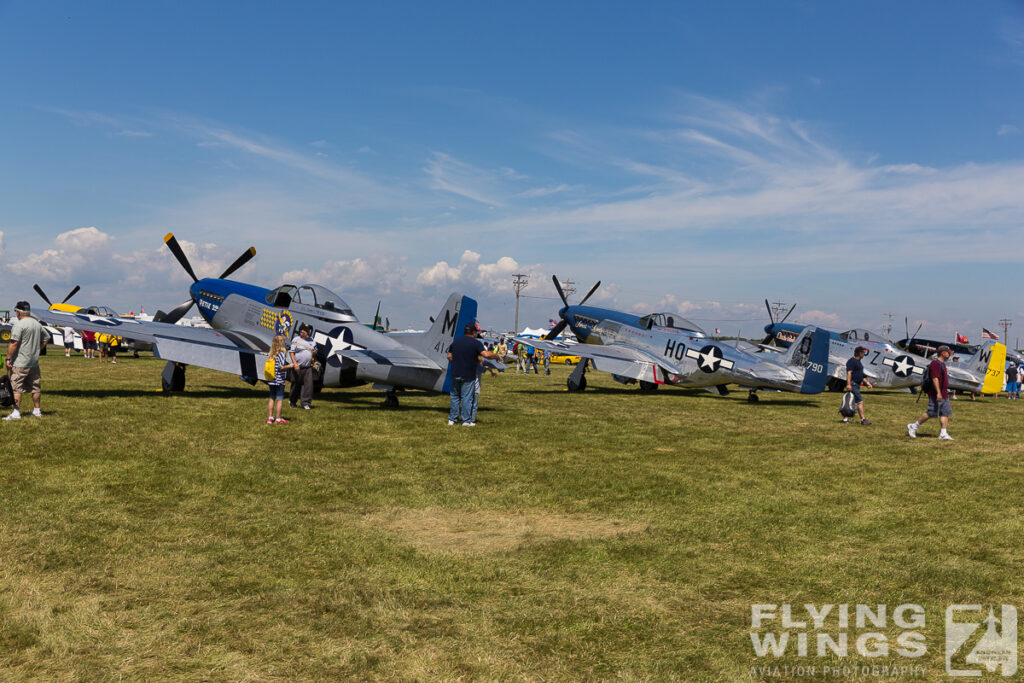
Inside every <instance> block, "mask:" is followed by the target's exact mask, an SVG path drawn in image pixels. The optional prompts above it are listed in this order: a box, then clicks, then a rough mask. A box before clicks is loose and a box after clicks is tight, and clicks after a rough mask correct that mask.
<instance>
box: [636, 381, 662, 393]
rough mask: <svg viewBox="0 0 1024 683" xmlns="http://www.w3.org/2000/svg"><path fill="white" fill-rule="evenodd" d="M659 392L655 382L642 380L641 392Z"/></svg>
mask: <svg viewBox="0 0 1024 683" xmlns="http://www.w3.org/2000/svg"><path fill="white" fill-rule="evenodd" d="M657 390H658V385H657V384H655V383H654V382H645V381H643V380H640V391H644V392H651V391H657Z"/></svg>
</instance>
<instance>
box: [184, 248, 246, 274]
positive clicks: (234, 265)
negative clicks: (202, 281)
mask: <svg viewBox="0 0 1024 683" xmlns="http://www.w3.org/2000/svg"><path fill="white" fill-rule="evenodd" d="M255 255H256V247H249V248H248V249H246V250H245V251H243V252H242V255H241V256H239V257H238V258H236V259H235V262H234V263H232V264H231V265H230V266H228V269H227V270H225V271H224V272H223V273H221V274H220V279H221V280H223V279H224V278H226V277H227V276H228V275H231V273H233V272H235V271H236V270H238V269H239V268H241V267H242V266H244V265H245V264H246V263H248V262H249V261H251V260H252V257H253V256H255ZM192 277H193V278H194V277H195V276H194V275H193V276H192Z"/></svg>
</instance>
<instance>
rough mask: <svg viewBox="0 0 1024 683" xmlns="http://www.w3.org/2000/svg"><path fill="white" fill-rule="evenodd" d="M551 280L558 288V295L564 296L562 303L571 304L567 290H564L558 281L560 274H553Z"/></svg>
mask: <svg viewBox="0 0 1024 683" xmlns="http://www.w3.org/2000/svg"><path fill="white" fill-rule="evenodd" d="M551 281H552V282H554V283H555V289H557V290H558V296H560V297H562V303H563V304H565V305H566V307H568V306H569V300H568V299H566V298H565V292H563V291H562V285H560V284H559V283H558V276H557V275H552V276H551Z"/></svg>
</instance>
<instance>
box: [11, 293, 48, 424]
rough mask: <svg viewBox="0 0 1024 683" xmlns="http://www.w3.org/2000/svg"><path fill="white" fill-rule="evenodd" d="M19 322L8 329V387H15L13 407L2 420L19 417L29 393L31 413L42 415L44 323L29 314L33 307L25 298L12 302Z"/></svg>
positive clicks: (35, 415) (18, 418) (37, 415)
mask: <svg viewBox="0 0 1024 683" xmlns="http://www.w3.org/2000/svg"><path fill="white" fill-rule="evenodd" d="M14 312H15V314H16V315H17V316H18V321H17V322H16V323H14V327H13V328H11V343H10V344H8V345H7V361H6V365H7V370H8V372H10V373H11V388H12V389H13V390H14V410H13V411H12V412H11V414H10V415H8V416H7V417H5V418H4V419H5V420H20V419H21V396H22V394H28V393H31V394H32V408H33V410H32V416H33V417H42V416H43V414H42V412H40V410H39V400H40V398H41V397H42V386H41V383H40V376H39V349H40V344H41V343H42V339H43V326H42V325H40V324H39V321H38V320H36V319H35V318H33V317H32V308H31V307H30V306H29V304H28V302H27V301H19V302H18V303H16V304H15V305H14Z"/></svg>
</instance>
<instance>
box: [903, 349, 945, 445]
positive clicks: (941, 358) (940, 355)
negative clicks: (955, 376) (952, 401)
mask: <svg viewBox="0 0 1024 683" xmlns="http://www.w3.org/2000/svg"><path fill="white" fill-rule="evenodd" d="M952 354H953V352H952V351H951V350H950V348H949V347H948V346H946V345H945V344H943V345H942V346H940V347H939V349H938V351H936V353H935V360H933V361H932V362H931V364H930V365H929V366H928V384H926V385H925V387H924V390H925V393H927V394H928V409H927V410H926V411H925V412H924V414H923V415H922V416H921V417H919V418H917V422H911V423H910V424H908V425H907V434H908V435H909V436H910V438H911V439H914V438H917V430H918V429H919V428H920V427H921V425H922V424H924V423H925V422H926V421H928V419H930V418H933V417H937V418H939V425H940V426H941V431H939V438H940V439H942V440H943V441H952V440H953V437H951V436H950V435H949V432H947V431H946V429H947V427H949V418H950V417H951V416H952V415H953V407H952V406H951V405H949V374H948V373H947V372H946V361H947V360H949V357H950V356H951V355H952Z"/></svg>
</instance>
